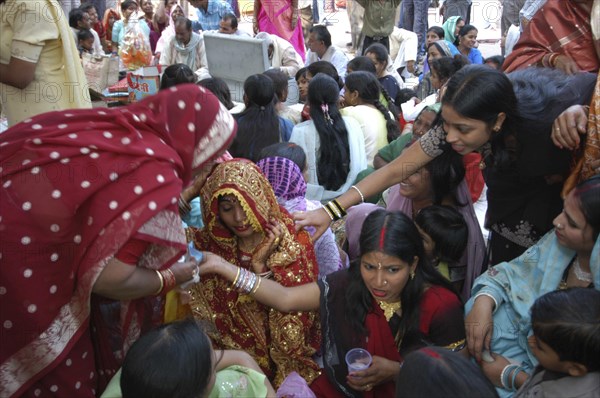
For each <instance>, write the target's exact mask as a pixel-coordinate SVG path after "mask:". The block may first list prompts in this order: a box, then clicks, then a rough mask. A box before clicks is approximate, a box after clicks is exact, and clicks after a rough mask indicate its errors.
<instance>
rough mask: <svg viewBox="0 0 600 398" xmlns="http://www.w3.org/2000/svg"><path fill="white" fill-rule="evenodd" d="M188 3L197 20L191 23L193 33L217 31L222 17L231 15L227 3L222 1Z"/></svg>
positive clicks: (209, 0) (231, 11)
mask: <svg viewBox="0 0 600 398" xmlns="http://www.w3.org/2000/svg"><path fill="white" fill-rule="evenodd" d="M189 3H190V5H192V7H194V8H196V14H197V15H198V20H197V21H194V22H193V23H192V29H193V30H194V31H199V30H218V29H219V23H220V22H221V19H223V16H224V15H225V14H233V10H232V9H231V6H230V5H229V3H227V2H226V1H223V0H190V2H189Z"/></svg>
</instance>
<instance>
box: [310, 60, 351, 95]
mask: <svg viewBox="0 0 600 398" xmlns="http://www.w3.org/2000/svg"><path fill="white" fill-rule="evenodd" d="M306 68H307V71H306V72H307V73H310V75H311V76H312V77H315V76H317V74H318V73H324V74H326V75H327V76H329V77H331V78H332V79H333V80H335V81H336V83H337V84H338V88H339V89H340V90H341V89H342V88H344V81H343V80H342V79H341V78H340V75H339V74H338V71H337V69H336V68H335V66H333V64H332V63H331V62H327V61H317V62H313V63H311V64H310V65H308V66H307V67H306ZM338 91H339V90H338Z"/></svg>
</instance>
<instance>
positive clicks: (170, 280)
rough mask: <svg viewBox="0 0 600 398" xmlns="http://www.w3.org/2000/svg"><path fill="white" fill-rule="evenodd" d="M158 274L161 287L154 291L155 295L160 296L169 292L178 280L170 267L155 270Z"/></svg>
mask: <svg viewBox="0 0 600 398" xmlns="http://www.w3.org/2000/svg"><path fill="white" fill-rule="evenodd" d="M154 272H156V275H158V280H159V281H160V287H159V288H158V290H157V291H156V292H155V293H154V295H155V296H159V295H162V294H165V293H167V292H169V291H170V290H171V289H173V288H174V287H175V286H176V285H177V281H176V280H175V274H173V271H171V270H170V269H163V270H161V271H159V270H154Z"/></svg>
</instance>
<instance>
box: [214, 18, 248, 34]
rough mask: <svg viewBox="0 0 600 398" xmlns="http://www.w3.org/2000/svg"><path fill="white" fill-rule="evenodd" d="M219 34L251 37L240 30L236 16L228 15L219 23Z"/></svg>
mask: <svg viewBox="0 0 600 398" xmlns="http://www.w3.org/2000/svg"><path fill="white" fill-rule="evenodd" d="M219 33H223V34H226V35H235V36H244V37H250V35H249V34H248V33H246V32H244V31H242V30H239V29H238V19H237V17H236V16H235V15H233V14H230V13H227V14H225V15H223V18H221V22H219Z"/></svg>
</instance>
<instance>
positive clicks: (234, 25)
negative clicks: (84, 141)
mask: <svg viewBox="0 0 600 398" xmlns="http://www.w3.org/2000/svg"><path fill="white" fill-rule="evenodd" d="M221 20H222V21H230V23H231V28H232V29H236V28H237V27H238V19H237V17H236V16H235V15H234V14H232V13H230V12H228V13H225V14H223V16H222V17H221Z"/></svg>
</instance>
